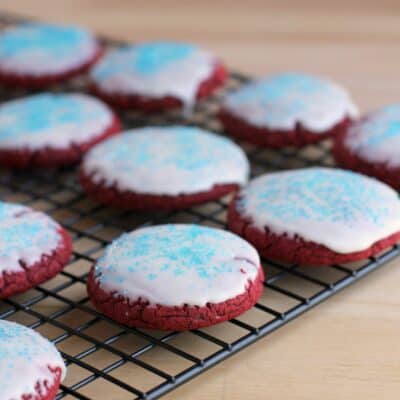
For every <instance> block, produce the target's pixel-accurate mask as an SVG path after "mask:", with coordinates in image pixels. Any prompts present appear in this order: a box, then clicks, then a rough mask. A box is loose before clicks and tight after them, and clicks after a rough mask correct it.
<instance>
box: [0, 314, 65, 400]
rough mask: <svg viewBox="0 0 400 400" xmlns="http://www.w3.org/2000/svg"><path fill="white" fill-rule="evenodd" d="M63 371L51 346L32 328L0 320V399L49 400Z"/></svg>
mask: <svg viewBox="0 0 400 400" xmlns="http://www.w3.org/2000/svg"><path fill="white" fill-rule="evenodd" d="M65 375H66V368H65V365H64V362H63V359H62V358H61V355H60V353H59V352H58V351H57V349H56V348H55V346H54V345H53V344H52V343H51V342H49V341H48V340H47V339H45V338H44V337H43V336H41V335H40V334H39V333H37V332H35V331H34V330H33V329H30V328H26V327H25V326H22V325H19V324H16V323H15V322H9V321H4V320H3V321H2V320H0V387H1V398H2V399H3V400H53V399H54V398H55V397H56V395H57V391H58V388H59V386H60V382H61V381H62V380H63V379H64V378H65Z"/></svg>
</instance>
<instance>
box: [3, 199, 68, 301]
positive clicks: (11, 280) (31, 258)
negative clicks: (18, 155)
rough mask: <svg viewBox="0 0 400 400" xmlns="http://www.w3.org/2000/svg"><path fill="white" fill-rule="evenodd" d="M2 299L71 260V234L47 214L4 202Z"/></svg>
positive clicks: (27, 287)
mask: <svg viewBox="0 0 400 400" xmlns="http://www.w3.org/2000/svg"><path fill="white" fill-rule="evenodd" d="M0 237H1V241H0V299H1V298H7V297H10V296H13V295H15V294H17V293H22V292H25V291H26V290H28V289H30V288H32V287H35V286H37V285H39V284H40V283H43V282H45V281H47V280H49V279H51V278H53V277H54V276H55V275H57V274H58V273H59V272H60V271H61V270H62V269H63V267H64V266H65V264H66V263H67V262H68V260H69V258H70V255H71V251H72V243H71V239H70V237H69V235H68V233H67V232H66V231H65V230H64V229H63V228H62V227H61V226H60V225H59V224H57V223H56V222H55V221H53V220H52V219H51V218H50V217H48V216H47V215H45V214H43V213H41V212H37V211H34V210H32V209H30V208H28V207H24V206H21V205H17V204H11V203H0Z"/></svg>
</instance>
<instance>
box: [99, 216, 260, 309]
mask: <svg viewBox="0 0 400 400" xmlns="http://www.w3.org/2000/svg"><path fill="white" fill-rule="evenodd" d="M259 270H260V259H259V256H258V253H257V251H256V250H255V249H254V248H253V247H252V246H251V245H250V244H249V243H247V242H246V241H245V240H243V239H241V238H240V237H239V236H236V235H234V234H232V233H230V232H227V231H223V230H219V229H214V228H208V227H202V226H199V225H183V224H182V225H181V224H178V225H160V226H152V227H147V228H142V229H138V230H135V231H132V232H130V233H128V234H123V235H122V236H121V237H119V238H118V239H117V240H116V241H114V242H113V243H112V244H111V245H110V246H108V247H107V249H106V252H105V254H104V256H103V257H102V258H101V259H100V260H99V261H98V263H97V265H96V267H95V279H96V280H97V281H98V282H99V284H100V286H101V288H102V289H103V290H105V291H107V292H114V291H116V292H117V293H118V294H122V295H123V296H124V297H127V298H129V299H131V300H137V299H139V298H141V299H142V300H143V299H146V300H147V301H149V302H150V303H151V304H160V305H164V306H183V305H184V304H189V305H196V306H204V305H206V304H207V303H220V302H223V301H226V300H228V299H231V298H233V297H236V296H238V295H240V294H242V293H243V292H244V291H245V290H246V287H247V285H248V281H249V280H250V281H254V280H255V279H256V277H257V275H258V273H259Z"/></svg>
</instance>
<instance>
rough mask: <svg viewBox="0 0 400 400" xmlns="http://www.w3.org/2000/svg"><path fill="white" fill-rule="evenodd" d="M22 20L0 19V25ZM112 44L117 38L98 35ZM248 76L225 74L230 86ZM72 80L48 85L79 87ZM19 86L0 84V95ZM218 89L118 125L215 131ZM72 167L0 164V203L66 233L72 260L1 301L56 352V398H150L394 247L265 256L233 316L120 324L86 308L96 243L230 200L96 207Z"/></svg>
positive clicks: (268, 159) (311, 153) (216, 212)
mask: <svg viewBox="0 0 400 400" xmlns="http://www.w3.org/2000/svg"><path fill="white" fill-rule="evenodd" d="M19 21H21V20H20V19H17V18H15V17H10V16H6V15H4V16H1V15H0V24H1V26H2V27H3V28H4V27H6V26H9V25H10V24H13V23H16V22H19ZM106 43H107V44H108V45H110V46H112V45H116V44H118V43H115V42H112V41H111V40H106ZM245 80H246V78H244V77H242V76H240V75H237V74H232V75H231V77H230V79H229V84H228V90H229V89H231V88H234V87H237V86H239V85H240V84H242V83H243V82H244V81H245ZM83 85H84V79H83V78H79V79H76V80H74V81H71V82H69V83H68V84H66V85H61V86H59V87H57V88H55V89H54V90H56V91H63V90H67V91H71V90H80V89H82V88H83V87H84V86H83ZM25 94H26V92H24V91H12V92H10V91H6V90H4V89H3V90H2V91H0V100H1V101H5V100H9V99H11V98H14V97H18V96H22V95H25ZM222 95H223V93H219V94H218V95H217V96H215V97H214V98H213V99H211V100H209V101H206V102H202V103H201V104H200V105H199V106H198V107H197V108H196V110H195V112H194V114H193V115H192V116H191V117H190V118H189V119H184V118H183V117H182V116H181V115H180V113H179V112H169V113H166V114H162V115H161V114H160V115H157V116H151V117H147V116H146V117H143V116H141V115H140V114H138V113H135V112H124V113H120V116H121V117H122V120H123V122H124V126H125V128H131V127H135V126H142V125H146V124H147V125H149V124H155V125H170V124H174V123H185V124H193V125H198V126H201V127H204V128H206V129H211V130H214V131H219V130H220V127H219V125H218V123H217V121H216V120H215V118H214V114H215V111H216V109H217V108H218V100H219V99H220V97H221V96H222ZM243 147H244V149H245V150H246V153H247V155H248V157H249V159H250V160H251V164H252V175H253V176H256V175H259V174H261V173H264V172H266V171H271V170H277V169H282V168H297V167H304V166H311V165H327V166H332V165H333V162H332V159H331V156H330V150H329V148H330V144H329V142H325V143H323V144H321V145H318V146H309V147H307V148H305V149H302V150H300V151H296V150H293V149H286V150H283V151H279V152H276V151H270V150H265V149H257V148H255V147H252V146H243ZM75 172H76V171H75V169H61V170H57V171H45V170H35V171H29V172H28V173H24V172H12V171H8V170H4V171H1V174H0V196H1V199H2V200H6V201H16V202H21V203H24V204H27V205H29V206H31V207H33V208H35V209H39V210H42V211H45V212H47V213H48V214H49V215H51V216H53V217H54V218H55V219H57V220H58V221H59V222H61V223H62V224H63V226H64V227H66V229H67V230H68V231H69V232H70V233H71V235H72V237H73V240H74V252H73V258H72V260H71V262H70V264H69V265H68V266H67V267H66V268H65V270H64V271H63V272H62V273H61V274H60V275H59V276H57V277H56V278H54V279H52V280H51V281H50V282H48V283H46V284H43V285H41V286H39V287H37V288H35V289H32V290H30V291H29V292H27V293H25V294H22V295H18V296H15V297H13V298H11V299H8V300H4V301H2V302H0V318H4V319H9V320H14V321H17V322H20V323H23V324H25V325H27V326H29V327H31V328H33V329H36V330H38V331H40V332H41V333H43V334H45V335H46V336H47V337H49V338H50V339H51V340H52V341H53V342H54V343H55V344H56V345H57V347H58V348H59V350H60V351H61V353H62V355H63V357H64V359H65V361H66V364H67V365H68V376H67V379H66V380H65V382H64V384H63V385H62V386H61V389H60V392H59V394H58V396H57V398H58V399H62V398H68V399H73V398H75V399H91V398H94V396H96V398H99V397H98V393H103V397H102V398H107V397H109V398H112V399H133V398H140V399H155V398H158V397H159V396H161V395H163V394H165V393H167V392H169V391H171V390H173V389H174V388H176V387H177V386H179V385H181V384H182V383H184V382H186V381H188V380H189V379H191V378H194V377H195V376H196V375H198V374H200V373H202V372H204V371H205V370H207V369H208V368H210V367H212V366H214V365H216V364H217V363H219V362H221V361H223V360H224V359H226V358H227V357H229V356H231V355H233V354H235V353H237V352H238V351H239V350H241V349H242V348H244V347H246V346H248V345H250V344H252V343H253V342H255V341H257V340H259V339H260V338H262V337H264V336H266V335H268V334H269V333H270V332H272V331H274V330H275V329H278V328H280V327H281V326H283V325H284V324H286V323H287V322H289V321H291V320H293V319H294V318H295V317H297V316H299V315H300V314H302V313H304V312H305V311H307V310H309V309H310V308H312V307H313V306H315V305H317V304H319V303H320V302H321V301H323V300H325V299H326V298H328V297H330V296H332V295H334V294H335V293H336V292H338V291H339V290H341V289H343V288H344V287H346V286H348V285H349V284H351V283H353V282H355V281H357V280H358V279H360V278H361V277H362V276H364V275H365V274H367V273H369V272H370V271H372V270H374V269H376V268H378V267H380V266H382V265H383V264H385V263H387V262H388V261H389V260H391V259H393V258H394V257H396V256H398V255H399V254H400V250H399V247H398V246H394V247H393V248H391V249H389V250H387V251H385V252H384V253H382V254H381V255H379V256H378V257H373V258H370V259H368V260H365V261H363V262H358V263H353V264H347V265H332V266H329V267H321V268H312V267H307V266H299V265H283V264H280V263H277V262H273V261H271V260H264V266H265V271H266V280H265V283H264V285H265V293H264V295H263V297H262V298H261V299H260V301H259V303H257V304H256V305H255V306H254V307H253V308H252V309H251V310H250V311H248V312H247V313H245V314H244V315H242V316H241V317H239V318H236V319H233V320H231V321H229V322H225V323H223V324H220V325H217V326H214V327H210V328H205V329H201V330H196V331H191V332H185V333H177V332H156V331H149V330H143V329H133V328H127V327H125V326H123V325H121V324H118V323H116V322H113V321H112V320H110V319H108V318H106V317H104V316H102V315H101V314H99V313H97V312H96V311H95V310H94V309H93V308H92V306H91V305H90V303H89V301H88V298H87V295H86V290H85V281H86V277H87V272H88V270H89V268H90V266H91V265H92V264H93V263H94V262H95V261H96V260H97V258H98V257H99V256H100V255H101V253H102V251H103V249H104V247H105V246H106V245H108V244H109V243H110V241H111V240H112V239H113V238H115V237H117V236H118V235H119V234H121V233H122V232H124V231H127V230H131V229H134V228H137V227H140V226H144V225H150V224H162V223H171V222H191V223H198V224H205V225H209V226H216V227H219V228H224V227H225V217H226V210H227V204H228V202H229V197H227V198H224V199H221V200H219V201H215V202H210V203H207V204H205V205H201V206H197V207H193V208H191V209H188V210H185V211H180V212H169V213H154V214H139V213H133V212H127V211H118V210H115V209H110V208H106V207H103V206H101V205H98V204H95V203H94V202H92V201H90V200H89V199H87V198H86V197H85V196H84V195H83V194H82V192H81V190H80V188H79V185H78V183H77V180H76V173H75Z"/></svg>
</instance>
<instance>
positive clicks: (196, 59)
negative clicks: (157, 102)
mask: <svg viewBox="0 0 400 400" xmlns="http://www.w3.org/2000/svg"><path fill="white" fill-rule="evenodd" d="M215 64H216V59H215V58H214V57H213V56H212V55H211V54H209V53H207V52H205V51H203V50H200V49H198V48H197V47H195V46H192V45H189V44H185V43H174V42H151V43H145V44H141V45H138V46H132V47H124V48H121V49H117V50H114V51H112V52H110V53H109V54H108V55H106V56H105V57H104V58H103V59H102V60H101V61H100V62H99V63H98V64H97V65H96V66H95V67H94V69H93V70H92V73H91V78H92V80H93V81H94V82H95V83H96V85H97V86H98V87H99V88H101V90H103V91H105V92H108V93H110V94H124V95H141V96H145V97H150V98H162V97H165V96H172V97H175V98H178V99H180V100H181V101H182V102H183V103H184V104H185V105H186V107H190V106H192V105H193V104H194V102H195V100H196V94H197V90H198V88H199V86H200V84H201V83H202V82H203V81H204V80H206V79H207V78H209V77H210V76H211V74H212V72H213V69H214V68H215Z"/></svg>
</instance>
